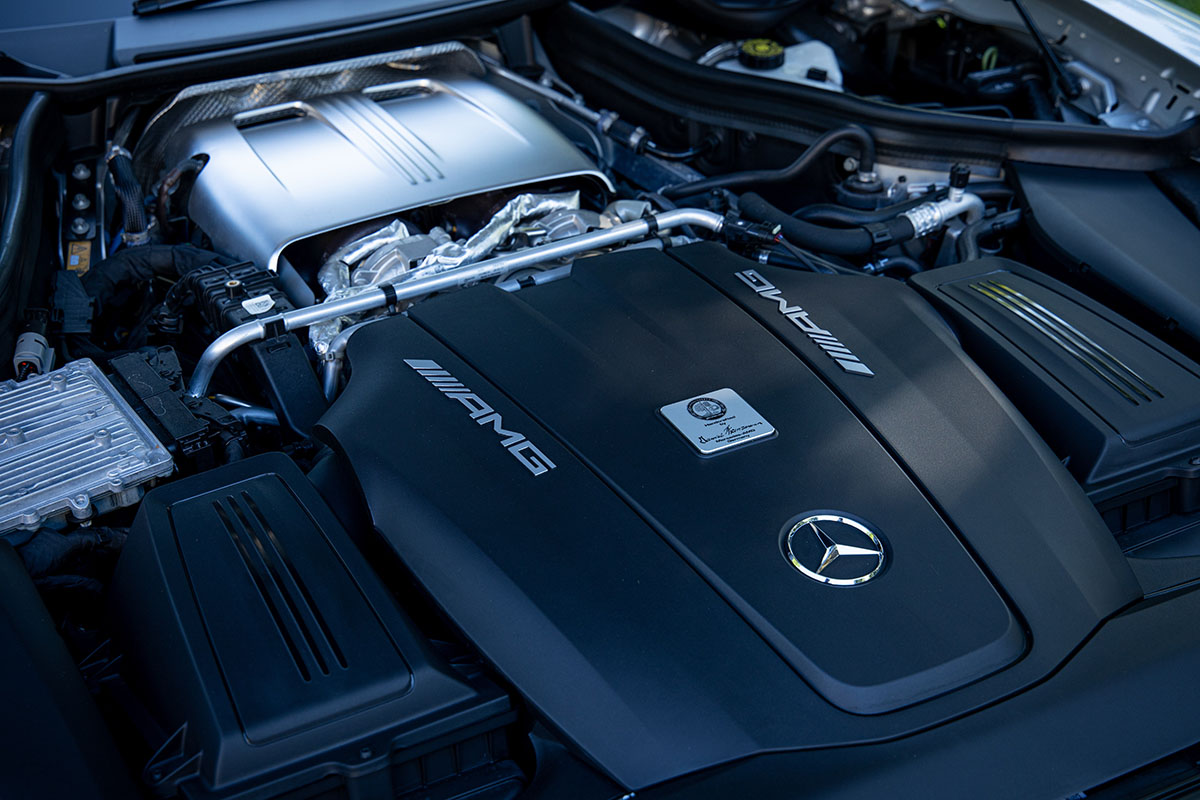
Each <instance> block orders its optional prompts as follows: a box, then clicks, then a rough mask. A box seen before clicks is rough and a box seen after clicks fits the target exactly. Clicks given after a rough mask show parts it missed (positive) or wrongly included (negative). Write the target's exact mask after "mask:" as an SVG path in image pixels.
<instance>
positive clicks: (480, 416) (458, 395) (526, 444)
mask: <svg viewBox="0 0 1200 800" xmlns="http://www.w3.org/2000/svg"><path fill="white" fill-rule="evenodd" d="M404 363H405V364H408V365H409V366H410V367H412V368H413V369H414V370H416V371H417V373H419V374H420V375H421V376H422V377H424V378H425V380H427V381H429V382H430V383H432V384H433V385H434V386H435V387H437V390H438V391H439V392H441V393H442V394H444V395H446V397H449V398H450V399H452V400H457V401H458V402H460V403H462V404H463V407H464V408H466V409H467V413H468V414H470V415H471V419H473V420H475V422H477V423H478V424H480V425H491V426H492V430H493V431H494V432H495V433H496V435H497V436H499V437H500V444H501V446H503V447H504V449H505V450H507V451H508V452H509V454H510V455H511V456H512V457H513V458H515V459H516V460H517V461H520V462H521V465H522V466H523V467H525V469H527V470H529V471H530V472H532V473H533V474H534V475H544V474H546V473H547V472H549V471H550V470H552V469H554V467H555V464H554V462H553V461H551V460H550V459H549V458H547V457H546V454H545V453H543V452H542V451H541V450H539V449H538V448H537V446H536V445H534V443H533V442H531V441H529V440H528V439H526V438H525V435H524V434H522V433H517V432H516V431H509V430H505V429H504V420H503V419H501V417H500V415H499V414H498V413H496V410H495V409H493V408H492V407H491V406H489V405H488V404H487V403H486V402H484V401H483V399H482V398H481V397H480V396H479V395H477V394H475V393H474V392H472V391H471V390H470V389H468V388H467V387H466V386H464V385H463V384H462V383H461V382H460V381H459V380H458V379H457V378H455V377H454V376H453V375H451V374H450V373H449V372H447V371H446V370H444V369H442V367H441V365H440V364H438V363H437V362H436V361H427V360H423V359H419V358H406V359H404Z"/></svg>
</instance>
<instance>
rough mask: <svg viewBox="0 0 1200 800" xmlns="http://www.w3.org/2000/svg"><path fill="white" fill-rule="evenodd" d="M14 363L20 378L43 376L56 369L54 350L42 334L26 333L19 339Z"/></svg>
mask: <svg viewBox="0 0 1200 800" xmlns="http://www.w3.org/2000/svg"><path fill="white" fill-rule="evenodd" d="M12 363H13V371H14V372H16V374H17V375H18V376H19V377H22V378H24V377H28V376H29V375H43V374H45V373H47V372H49V371H50V370H52V369H54V348H52V347H51V346H50V342H48V341H46V337H45V336H42V335H41V334H40V333H36V332H34V331H25V332H24V333H22V334H21V335H20V336H18V337H17V344H16V347H15V348H14V349H13V360H12Z"/></svg>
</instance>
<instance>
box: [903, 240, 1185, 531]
mask: <svg viewBox="0 0 1200 800" xmlns="http://www.w3.org/2000/svg"><path fill="white" fill-rule="evenodd" d="M913 284H914V285H915V286H916V287H917V288H918V289H919V290H920V291H922V292H923V293H924V294H925V295H926V296H927V297H928V298H929V299H930V300H931V301H933V303H934V304H935V305H936V306H938V308H939V309H940V310H942V311H943V312H944V313H945V314H946V315H947V316H948V317H949V318H951V319H952V321H953V322H954V325H955V327H956V329H957V330H958V333H959V335H960V337H961V338H962V342H963V346H964V347H965V348H966V350H967V352H968V353H970V354H971V356H972V357H973V358H974V359H975V360H976V361H977V362H978V363H979V364H980V366H982V367H983V368H984V370H985V371H986V372H987V373H988V375H989V376H990V377H991V378H992V379H993V380H994V381H995V382H996V383H997V384H999V386H1000V388H1001V389H1002V390H1003V391H1004V393H1005V394H1006V395H1008V397H1010V398H1011V399H1012V400H1013V402H1014V403H1016V404H1017V406H1018V407H1019V408H1020V409H1021V412H1022V413H1023V414H1024V415H1025V416H1026V417H1027V418H1028V419H1029V421H1030V422H1031V423H1033V425H1034V427H1035V428H1037V429H1038V431H1039V433H1041V435H1042V436H1043V437H1044V438H1045V439H1046V441H1047V442H1048V443H1049V444H1050V445H1051V447H1053V448H1054V450H1055V452H1056V453H1058V455H1059V456H1060V457H1062V458H1064V459H1068V458H1069V460H1068V461H1067V466H1068V468H1069V469H1070V470H1071V472H1072V473H1073V474H1074V475H1075V477H1076V478H1077V479H1078V480H1079V481H1080V483H1082V484H1083V487H1084V488H1085V489H1086V490H1087V491H1088V493H1089V495H1090V496H1091V498H1092V501H1093V502H1095V503H1096V504H1097V505H1098V506H1099V507H1100V508H1101V510H1102V511H1113V510H1120V514H1119V515H1116V516H1114V515H1109V514H1106V516H1108V517H1109V519H1108V521H1109V524H1110V527H1112V528H1113V529H1114V530H1126V529H1128V528H1130V527H1135V526H1136V525H1137V524H1139V523H1140V522H1145V521H1150V519H1151V518H1153V517H1155V516H1162V515H1164V514H1165V513H1167V512H1174V513H1178V512H1184V513H1188V512H1193V511H1200V465H1197V464H1194V463H1192V461H1193V460H1194V459H1197V457H1200V406H1198V405H1197V404H1196V398H1198V397H1200V366H1198V365H1197V364H1196V363H1195V362H1193V361H1191V360H1189V359H1188V358H1186V357H1184V356H1183V355H1181V354H1180V353H1178V352H1177V351H1175V350H1174V349H1172V348H1171V347H1169V346H1168V345H1166V344H1164V343H1163V342H1161V341H1159V340H1157V339H1156V338H1154V337H1153V336H1151V335H1150V334H1148V333H1147V332H1145V331H1143V330H1141V329H1140V328H1138V327H1137V326H1135V325H1133V324H1132V323H1130V322H1128V321H1127V320H1124V319H1122V318H1121V317H1119V316H1117V315H1116V314H1115V313H1113V312H1112V311H1110V310H1108V309H1106V308H1104V307H1103V306H1101V305H1099V304H1098V303H1095V302H1094V301H1092V300H1090V299H1089V298H1087V297H1086V296H1084V295H1082V294H1081V293H1079V292H1077V291H1076V290H1074V289H1072V288H1070V287H1068V286H1066V285H1065V284H1063V283H1061V282H1059V281H1056V280H1054V279H1053V278H1051V277H1049V276H1047V275H1044V274H1042V273H1040V272H1037V271H1035V270H1033V269H1030V268H1029V267H1025V266H1022V265H1020V264H1016V263H1013V262H1011V261H1006V260H1004V259H998V258H989V259H983V260H980V261H973V262H969V263H966V264H960V265H957V266H954V267H948V268H945V269H939V270H936V271H934V272H930V273H926V274H924V275H920V276H918V277H917V278H915V279H914V280H913ZM1130 515H1132V516H1130ZM1118 516H1119V517H1120V518H1117V517H1118Z"/></svg>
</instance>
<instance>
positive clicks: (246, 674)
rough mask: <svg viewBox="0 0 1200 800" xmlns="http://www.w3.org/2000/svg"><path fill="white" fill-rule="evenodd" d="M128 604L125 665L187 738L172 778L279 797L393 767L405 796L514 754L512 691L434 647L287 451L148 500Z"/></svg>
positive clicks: (196, 788) (170, 749)
mask: <svg viewBox="0 0 1200 800" xmlns="http://www.w3.org/2000/svg"><path fill="white" fill-rule="evenodd" d="M113 602H114V605H115V608H114V609H113V610H114V614H113V618H114V619H115V620H118V621H119V622H118V628H119V632H120V638H121V640H122V642H123V649H124V652H125V655H126V659H125V660H126V662H127V666H126V669H125V675H126V678H127V679H128V680H129V682H130V684H131V685H132V686H133V687H134V689H135V691H137V692H138V693H139V694H140V695H141V699H142V701H143V702H144V703H145V704H146V705H147V706H148V707H149V708H150V710H151V713H152V715H153V716H154V718H155V721H156V722H157V723H158V725H159V726H161V728H162V729H163V731H164V732H166V733H167V734H172V733H173V735H172V736H170V738H169V739H168V740H167V742H166V744H165V745H164V746H163V749H162V751H160V759H167V758H170V757H173V761H172V765H171V767H169V768H164V769H161V770H159V772H160V773H161V775H160V777H161V780H160V781H159V783H160V785H161V784H179V785H180V788H181V790H182V791H183V792H184V794H186V795H188V796H204V797H210V796H216V797H228V796H239V797H240V796H243V793H244V792H246V791H247V790H248V787H253V789H254V793H253V796H255V797H274V796H276V795H278V794H282V793H284V792H288V791H292V790H296V789H299V788H301V787H311V786H312V785H313V784H314V783H315V782H316V781H318V780H321V781H322V783H323V784H326V785H327V786H326V788H332V787H334V786H338V785H341V786H344V787H346V791H350V790H351V789H350V787H352V786H353V784H354V783H355V782H356V781H360V780H361V779H363V778H364V776H366V775H374V774H376V773H381V772H382V771H384V770H387V772H384V773H383V774H382V775H378V776H377V777H374V778H372V781H375V782H378V780H379V779H380V778H383V777H384V776H385V775H390V783H388V782H387V780H385V782H384V785H385V786H389V787H390V789H391V794H390V795H389V796H398V795H400V794H402V793H404V792H405V791H408V790H412V789H415V788H419V786H420V784H421V782H422V781H421V778H420V776H422V775H424V776H425V778H426V779H428V780H429V781H430V782H432V781H433V780H434V779H436V778H438V777H449V775H437V774H432V773H436V770H435V769H434V766H435V765H436V766H438V768H439V769H442V770H444V771H445V770H448V771H449V772H450V774H456V773H461V772H468V771H470V769H471V768H472V767H479V766H484V765H488V764H490V763H492V762H494V761H496V760H497V758H498V757H502V756H503V752H504V749H503V735H502V734H497V733H496V732H497V731H499V730H500V729H502V727H503V726H504V724H505V723H506V722H507V721H508V720H509V717H508V713H509V703H508V699H507V697H506V696H504V694H503V693H502V692H501V691H500V690H499V689H498V688H496V687H495V686H494V685H493V684H491V683H490V682H488V681H487V680H485V679H483V678H482V677H469V678H468V677H463V676H461V675H459V674H457V673H456V672H454V671H452V670H451V669H450V668H449V667H448V666H447V665H446V664H445V663H444V662H443V661H441V659H440V658H438V657H437V656H436V655H435V654H434V653H433V652H432V651H431V650H430V648H429V646H428V645H427V644H426V643H425V641H424V640H423V639H421V638H419V635H418V634H417V633H416V631H415V630H414V628H413V627H412V625H411V623H410V622H409V621H408V620H407V618H406V617H405V616H404V615H403V614H402V613H401V611H400V610H399V609H398V608H397V607H396V605H395V602H394V601H393V600H392V598H391V596H390V595H389V594H388V592H387V591H386V590H385V589H384V587H383V585H382V584H381V583H380V582H379V580H378V579H377V578H376V577H375V575H374V573H372V572H371V571H370V569H369V567H368V566H367V564H366V562H365V561H364V560H363V558H362V556H361V555H360V554H359V553H358V551H357V550H356V549H355V548H354V546H353V545H352V544H351V542H350V540H349V538H348V537H347V535H346V533H345V532H344V531H343V530H342V528H341V526H340V525H338V523H337V521H336V519H335V518H334V517H333V516H332V514H331V513H330V511H329V510H328V508H326V507H325V505H324V503H323V501H322V500H321V498H320V497H319V496H318V495H317V493H316V490H315V489H314V488H313V486H312V485H311V484H310V483H309V482H308V480H307V479H306V478H305V477H304V475H303V474H302V473H301V472H300V470H299V469H298V468H297V467H296V466H295V465H294V464H293V463H292V462H291V461H290V460H289V459H288V458H287V457H285V456H283V455H281V454H270V455H266V456H260V457H257V458H253V459H249V460H247V461H244V462H240V463H237V464H233V465H230V466H226V467H223V468H221V469H218V470H213V471H211V472H207V473H204V474H203V475H200V476H197V477H194V478H191V479H189V480H184V481H179V482H177V483H174V484H172V485H170V486H168V487H164V488H163V489H162V490H160V491H157V492H151V493H150V494H149V495H147V497H146V499H145V501H144V502H143V504H142V508H141V511H140V513H139V515H138V518H137V521H136V522H135V524H134V527H133V530H132V533H131V535H130V537H129V543H128V545H127V547H126V549H125V552H124V553H123V554H122V557H121V561H120V563H119V566H118V569H117V574H116V576H115V578H114V581H113ZM156 744H157V743H156ZM447 748H448V749H447ZM431 753H436V757H435V758H434V759H433V761H432V762H431V763H429V764H425V763H421V761H420V760H421V759H423V758H425V757H427V756H429V755H430V754H431ZM400 765H406V766H407V768H401V766H400ZM153 772H154V770H148V773H149V774H151V776H152V775H153ZM168 773H169V774H168ZM410 774H415V775H417V776H418V778H417V780H416V784H417V785H410V784H409V783H408V782H406V780H407V779H406V777H405V776H407V775H410ZM331 776H337V777H331ZM492 777H494V774H493V776H492ZM330 782H332V786H330V785H328V784H330ZM151 783H152V784H153V783H155V781H154V780H153V779H151ZM372 785H373V786H377V783H372ZM161 788H166V786H161ZM377 788H378V786H377ZM305 796H311V795H309V794H305Z"/></svg>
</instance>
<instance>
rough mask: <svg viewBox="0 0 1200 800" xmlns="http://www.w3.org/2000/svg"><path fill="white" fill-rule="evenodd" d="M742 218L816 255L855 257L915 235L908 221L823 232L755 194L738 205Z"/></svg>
mask: <svg viewBox="0 0 1200 800" xmlns="http://www.w3.org/2000/svg"><path fill="white" fill-rule="evenodd" d="M738 208H739V209H740V210H741V212H742V214H743V215H744V216H746V217H749V218H750V219H753V220H756V221H758V222H769V223H771V224H772V225H778V226H779V232H780V233H781V234H783V237H784V238H785V239H787V240H788V241H789V242H791V243H792V244H795V245H799V246H800V247H804V248H807V249H809V250H813V251H816V252H818V253H831V254H833V255H839V256H856V255H864V254H866V253H870V252H871V251H872V250H875V249H876V248H882V247H886V246H888V245H891V244H898V243H900V242H906V241H908V240H909V239H911V238H913V236H914V235H916V230H915V229H914V228H913V224H912V222H910V221H909V220H908V218H907V217H894V218H892V219H889V220H884V221H883V222H879V223H876V224H875V225H873V226H872V227H873V228H875V230H874V231H872V230H868V229H867V228H866V227H859V228H826V227H824V226H822V225H814V224H813V223H811V222H805V221H804V220H801V219H796V218H795V217H793V216H791V215H789V214H786V213H784V212H783V211H781V210H780V209H779V208H776V207H775V206H773V205H771V204H770V203H768V202H767V201H766V200H764V199H763V198H762V197H760V196H759V195H757V194H755V193H754V192H746V194H744V195H742V197H741V200H740V201H739V203H738Z"/></svg>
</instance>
